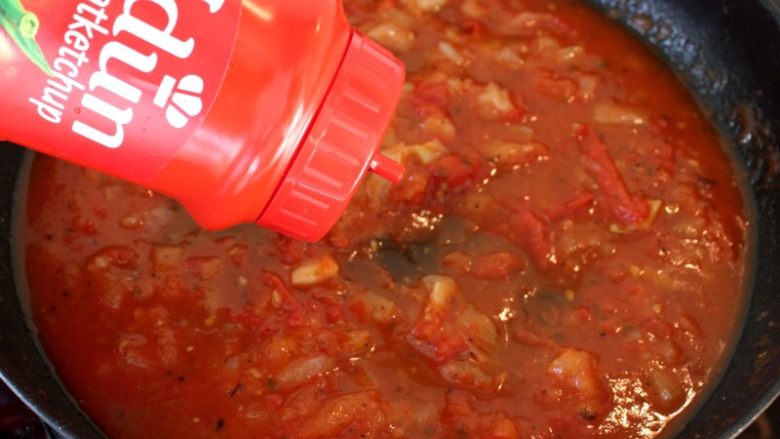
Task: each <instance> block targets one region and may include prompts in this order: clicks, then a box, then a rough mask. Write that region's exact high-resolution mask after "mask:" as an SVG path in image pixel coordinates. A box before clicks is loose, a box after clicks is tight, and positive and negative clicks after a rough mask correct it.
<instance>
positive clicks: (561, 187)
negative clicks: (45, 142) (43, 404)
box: [23, 0, 748, 439]
mask: <svg viewBox="0 0 780 439" xmlns="http://www.w3.org/2000/svg"><path fill="white" fill-rule="evenodd" d="M432 5H433V6H435V5H439V6H438V7H436V8H433V9H430V10H429V8H431V7H432ZM346 7H347V12H348V15H349V16H350V17H351V19H352V21H353V23H354V24H356V25H357V26H358V27H359V28H360V29H361V30H362V31H364V32H365V33H367V34H368V35H369V36H371V37H373V38H375V39H377V40H378V41H379V42H381V43H383V44H385V45H386V46H387V47H389V48H390V49H392V50H393V51H395V52H396V53H397V54H398V55H399V56H401V57H402V58H403V59H404V60H405V61H406V62H407V64H408V66H409V70H410V71H409V79H408V87H407V92H406V95H405V97H404V99H403V101H402V103H401V105H400V108H399V111H398V115H397V117H396V120H395V122H394V125H393V127H392V128H391V131H390V132H389V133H388V134H387V137H386V141H385V146H384V150H385V153H387V154H389V155H391V156H394V157H396V158H397V159H399V160H403V161H405V162H406V165H407V174H406V177H405V179H404V181H403V182H402V183H401V184H400V185H399V186H397V187H392V186H391V185H389V184H387V183H385V182H383V181H381V180H380V179H378V178H374V177H372V178H371V179H369V180H368V181H367V182H366V183H365V184H364V186H363V188H362V190H361V191H360V193H359V194H358V196H357V198H356V199H355V201H354V202H353V203H352V205H351V207H350V208H349V210H348V211H347V212H346V213H345V215H344V217H343V219H342V221H341V222H340V223H339V224H338V225H337V226H336V228H335V229H334V230H333V231H332V233H331V234H330V235H329V236H328V238H327V239H326V240H325V241H324V242H322V243H319V244H304V243H300V242H294V241H291V240H289V239H286V238H284V237H281V236H278V235H275V234H272V233H269V232H266V231H263V230H261V229H258V228H256V227H254V226H247V227H241V228H237V229H233V230H229V231H225V232H220V233H207V232H205V231H202V230H199V229H197V228H196V226H195V225H194V223H193V222H192V221H191V220H190V219H189V218H188V217H187V215H186V214H185V212H184V211H183V210H182V209H181V208H179V207H178V206H177V205H176V204H174V203H173V202H172V201H170V200H168V199H165V198H163V197H160V196H158V195H155V194H153V193H150V192H147V191H145V190H143V189H140V188H137V187H133V186H130V185H128V184H125V183H122V182H119V181H116V180H114V179H110V178H107V177H104V176H102V175H99V174H97V173H94V172H91V171H86V170H83V169H80V168H77V167H74V166H71V165H67V164H64V163H61V162H57V161H54V160H52V159H48V158H43V157H39V158H38V159H37V160H36V162H35V164H34V166H33V170H32V175H31V177H30V187H29V196H28V200H27V223H26V226H25V230H24V234H23V235H24V236H23V239H24V249H25V250H26V253H25V262H26V272H27V279H28V281H29V289H30V295H31V303H32V311H33V315H34V319H35V322H36V324H37V326H38V329H39V330H40V337H41V340H42V342H43V344H44V346H45V348H46V351H47V353H48V354H49V356H50V358H51V360H52V362H53V363H54V365H55V367H56V369H57V371H58V373H59V375H60V377H61V378H62V380H63V381H64V382H65V384H66V385H67V386H68V388H69V389H70V391H71V392H72V393H73V394H74V395H75V397H76V399H77V400H78V401H79V403H80V404H81V405H82V406H83V408H84V409H85V410H86V412H87V413H89V414H90V415H91V416H92V417H93V419H94V420H95V421H96V422H97V423H98V425H100V426H101V427H102V428H103V429H104V430H105V431H106V432H107V433H108V434H109V435H110V436H112V437H116V438H148V437H166V438H198V437H209V438H211V437H226V438H228V437H229V438H250V437H252V438H266V437H267V438H319V437H344V438H358V437H360V438H385V437H388V438H390V437H392V438H437V437H442V438H495V439H512V438H587V437H605V438H645V437H655V436H658V435H659V434H662V433H663V432H664V430H665V429H666V428H667V426H668V425H669V423H670V422H671V421H672V420H673V419H675V418H676V417H681V416H685V415H686V407H689V406H690V405H691V404H692V403H693V402H695V400H696V398H697V396H698V395H699V394H700V393H702V392H704V391H705V390H706V388H707V387H708V385H709V384H711V382H712V380H714V379H716V378H717V372H718V370H719V368H720V366H721V364H722V363H723V362H724V361H725V360H726V358H725V356H726V355H725V353H726V352H727V351H728V342H729V340H730V337H731V334H732V331H733V328H734V325H735V322H736V318H737V317H736V316H737V312H738V309H739V308H740V306H741V302H742V297H743V283H744V282H745V279H744V278H743V276H744V273H745V248H744V247H745V236H746V230H747V227H748V224H747V221H746V219H745V214H744V209H745V208H744V206H743V202H742V199H741V194H740V191H739V189H738V185H737V183H736V177H735V172H734V170H733V168H732V165H731V163H730V162H729V160H728V158H727V157H726V155H725V154H724V153H723V152H722V149H721V146H720V144H719V139H718V137H717V136H716V134H715V132H714V131H713V129H712V128H711V126H710V125H709V124H708V122H707V121H706V120H705V119H704V118H703V116H702V115H701V113H700V112H699V110H698V109H697V107H696V105H695V104H694V102H693V101H692V100H691V98H690V96H689V95H688V93H687V92H686V90H685V89H684V88H683V87H682V86H681V85H680V84H679V83H678V81H677V80H676V78H675V77H674V76H673V75H672V73H671V72H670V71H669V70H668V69H667V68H666V67H665V66H664V65H663V64H662V63H661V62H660V61H658V60H657V59H656V58H654V57H653V56H652V55H651V54H650V53H649V52H648V51H647V50H646V49H645V48H644V47H642V46H641V45H640V43H638V42H637V41H635V40H633V39H632V38H631V37H630V36H629V35H627V34H626V33H625V32H623V31H622V30H620V29H618V28H617V27H616V26H615V25H614V24H611V23H609V22H607V21H606V19H604V18H602V17H600V16H598V15H597V14H596V13H595V12H593V11H591V10H589V9H587V8H586V7H584V6H582V5H580V4H579V3H575V2H569V1H564V0H556V1H541V0H527V1H524V2H519V1H494V2H487V1H484V2H482V1H479V0H468V1H456V0H449V1H446V0H440V1H423V0H407V1H397V2H396V1H390V0H385V1H364V0H348V1H346Z"/></svg>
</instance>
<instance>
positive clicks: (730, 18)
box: [0, 0, 780, 439]
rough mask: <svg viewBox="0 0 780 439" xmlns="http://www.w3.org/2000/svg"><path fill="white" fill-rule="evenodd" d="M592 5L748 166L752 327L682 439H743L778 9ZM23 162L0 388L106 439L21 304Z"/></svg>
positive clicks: (774, 118) (775, 168) (80, 433)
mask: <svg viewBox="0 0 780 439" xmlns="http://www.w3.org/2000/svg"><path fill="white" fill-rule="evenodd" d="M590 3H591V4H592V5H593V7H595V8H598V9H599V10H601V11H603V12H604V13H605V14H607V15H608V16H610V17H612V18H613V19H615V20H617V21H619V22H620V23H622V24H623V25H624V26H626V27H627V28H628V29H630V30H631V31H632V32H634V33H635V34H636V35H637V36H638V37H639V38H641V39H642V40H644V41H645V42H646V43H647V44H648V45H650V46H651V47H652V48H653V49H654V50H655V51H656V52H657V53H658V54H659V55H660V56H662V57H663V58H665V59H666V60H667V62H668V63H669V64H670V65H671V66H672V67H673V68H674V69H675V70H676V72H677V73H678V74H679V76H680V77H681V79H682V80H683V81H684V82H685V83H686V84H687V85H688V86H689V88H690V89H691V91H692V92H693V93H694V94H695V95H696V97H697V98H698V100H699V102H700V103H701V106H702V108H703V109H704V111H705V112H706V114H707V115H708V116H709V117H710V118H711V120H712V121H713V122H714V123H715V124H716V125H717V126H718V128H719V129H720V130H721V133H722V134H723V137H724V138H725V140H726V144H727V147H728V148H729V149H730V152H731V153H733V156H734V157H735V158H736V159H737V160H738V161H739V162H741V163H742V165H743V167H744V169H745V172H746V174H747V181H748V184H749V186H750V191H751V192H752V195H753V196H754V197H755V200H756V208H757V212H758V218H757V223H756V225H757V236H758V240H757V244H756V247H757V248H756V256H755V258H756V259H755V265H754V269H755V272H756V277H755V281H754V285H753V288H752V297H751V298H750V300H751V301H750V302H749V303H748V305H747V307H746V311H745V321H744V328H743V331H742V333H741V337H740V339H739V343H738V344H737V346H736V349H735V352H734V355H733V359H732V361H731V363H730V365H729V366H728V367H727V369H726V370H725V372H724V374H723V376H722V379H721V381H720V384H719V385H718V386H717V387H716V388H715V390H714V391H713V393H712V394H711V396H710V398H709V399H708V400H707V401H706V402H704V404H703V405H702V406H701V407H700V408H699V411H698V413H697V414H696V416H695V417H694V418H693V419H691V420H690V421H689V422H688V424H687V425H686V426H684V427H682V428H683V430H682V431H681V432H680V434H679V437H682V438H693V439H710V438H712V439H715V438H718V439H730V438H734V437H735V436H736V435H738V434H739V433H740V432H741V431H743V430H744V429H745V428H746V427H747V426H748V425H749V424H750V423H751V422H752V421H753V420H754V419H755V418H756V417H757V416H758V415H759V414H760V413H761V412H763V411H764V409H766V407H767V406H768V405H769V404H770V403H771V402H772V401H773V400H774V399H775V398H776V397H777V395H778V393H780V326H779V325H780V306H778V305H777V300H778V299H780V0H590ZM0 99H2V97H0ZM0 117H2V115H0ZM24 154H25V152H24V151H23V150H22V149H21V148H18V147H15V146H12V145H9V144H5V145H2V146H0V191H2V193H0V234H1V235H2V236H5V237H7V238H8V239H2V240H0V378H2V379H3V380H4V381H6V383H7V384H9V385H10V386H11V387H12V388H13V389H14V391H15V392H16V393H17V394H18V395H19V396H21V397H22V399H24V400H25V401H26V402H27V403H28V404H29V405H30V406H31V407H32V408H33V409H34V410H35V411H36V412H37V413H38V414H39V415H40V416H41V417H42V418H43V419H44V420H45V421H46V422H48V423H49V425H50V426H51V427H52V428H53V429H54V430H55V431H56V432H57V434H58V435H60V436H63V437H65V438H82V439H93V438H102V437H103V436H102V434H101V433H100V431H99V430H98V429H97V428H95V426H94V425H93V424H92V423H91V422H90V421H89V419H88V417H87V416H85V415H84V414H83V413H82V412H81V411H79V409H78V407H77V405H76V404H75V403H74V402H73V400H72V399H71V398H70V397H69V396H68V394H67V392H66V391H65V390H64V389H63V387H62V386H61V385H60V383H59V381H58V380H57V378H56V376H55V375H54V372H53V370H52V369H51V368H50V366H49V365H48V363H47V362H46V360H45V357H44V355H42V353H41V351H40V350H39V349H38V345H37V342H36V339H35V333H34V330H33V329H32V328H30V327H28V324H27V320H26V318H25V315H24V314H23V312H22V308H21V305H20V301H19V297H18V295H17V288H16V283H15V281H14V272H13V267H12V264H11V260H12V253H11V244H12V239H13V237H12V235H11V221H12V218H13V216H14V214H15V212H14V209H13V207H14V203H13V201H14V200H13V193H14V188H15V185H16V183H17V176H18V175H19V172H20V165H21V163H22V160H23V157H24ZM84 373H90V371H89V370H85V371H84Z"/></svg>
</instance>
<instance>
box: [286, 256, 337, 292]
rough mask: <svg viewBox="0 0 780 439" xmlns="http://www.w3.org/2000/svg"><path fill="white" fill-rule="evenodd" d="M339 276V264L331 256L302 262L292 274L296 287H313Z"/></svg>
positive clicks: (292, 280)
mask: <svg viewBox="0 0 780 439" xmlns="http://www.w3.org/2000/svg"><path fill="white" fill-rule="evenodd" d="M338 274H339V264H338V262H336V260H335V259H333V256H331V255H328V254H326V255H322V256H320V257H318V258H314V259H307V260H305V261H303V262H301V264H300V265H298V266H297V267H296V268H295V269H294V270H293V271H292V273H290V277H291V282H292V284H293V286H296V287H311V286H314V285H318V284H321V283H323V282H325V281H327V280H329V279H333V278H334V277H336V276H338Z"/></svg>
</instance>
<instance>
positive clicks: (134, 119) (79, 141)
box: [0, 0, 404, 241]
mask: <svg viewBox="0 0 780 439" xmlns="http://www.w3.org/2000/svg"><path fill="white" fill-rule="evenodd" d="M0 25H2V27H3V30H0V138H4V139H7V140H10V141H13V142H15V143H18V144H21V145H25V146H28V147H30V148H32V149H35V150H37V151H40V152H43V153H45V154H48V155H52V156H55V157H59V158H61V159H64V160H68V161H72V162H75V163H78V164H80V165H83V166H86V167H90V168H94V169H97V170H100V171H102V172H105V173H107V174H111V175H114V176H117V177H120V178H122V179H125V180H128V181H131V182H134V183H137V184H140V185H143V186H145V187H148V188H151V189H154V190H156V191H159V192H161V193H164V194H166V195H169V196H171V197H173V198H175V199H176V200H178V201H179V202H180V203H182V205H184V207H185V208H186V209H187V210H188V211H189V212H190V213H191V214H192V216H193V218H194V219H195V220H196V221H197V222H198V223H199V224H200V225H201V226H203V227H205V228H208V229H222V228H226V227H229V226H232V225H236V224H239V223H248V222H255V223H257V224H260V225H262V226H265V227H268V228H271V229H274V230H277V231H280V232H282V233H285V234H288V235H290V236H293V237H296V238H300V239H305V240H310V241H316V240H318V239H320V238H322V237H323V236H324V235H325V234H326V233H327V231H328V230H329V229H330V228H331V226H332V225H333V224H334V223H335V222H336V221H337V220H338V218H339V216H340V214H341V213H342V212H343V210H344V209H345V207H346V205H347V204H348V202H349V200H350V199H351V198H352V196H353V195H354V193H355V191H356V189H357V187H358V185H359V183H360V181H361V180H362V179H363V177H364V175H365V174H366V172H367V171H373V172H375V173H377V174H379V175H381V176H382V177H385V178H387V179H389V180H391V181H394V182H397V181H399V180H400V178H401V175H402V173H403V168H402V167H401V165H399V164H397V163H395V162H393V161H391V160H389V159H387V158H386V157H384V156H382V155H380V154H379V153H378V152H377V150H378V145H379V144H380V142H381V138H382V136H383V134H384V132H385V130H386V128H387V126H388V125H389V123H390V120H391V119H392V116H393V113H394V110H395V107H396V105H397V102H398V100H399V98H400V94H401V89H402V86H403V81H404V68H403V66H402V64H401V63H400V62H399V61H398V60H397V59H395V58H394V57H393V56H392V55H391V54H390V53H388V52H386V51H385V50H384V49H382V48H381V47H379V46H378V45H376V44H375V43H373V42H371V41H369V40H368V39H366V38H365V37H363V36H362V35H361V34H359V33H357V32H356V31H355V30H354V29H352V28H351V27H350V26H349V24H348V23H347V20H346V18H345V16H344V12H343V7H342V5H341V2H340V1H339V0H243V1H241V0H0Z"/></svg>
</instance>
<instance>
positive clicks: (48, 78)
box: [0, 0, 241, 182]
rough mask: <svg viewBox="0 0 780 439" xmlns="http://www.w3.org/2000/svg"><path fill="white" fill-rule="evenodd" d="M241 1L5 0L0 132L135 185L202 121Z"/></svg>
mask: <svg viewBox="0 0 780 439" xmlns="http://www.w3.org/2000/svg"><path fill="white" fill-rule="evenodd" d="M240 14H241V0H80V1H79V0H0V26H2V29H0V115H2V116H0V137H3V138H6V139H9V140H12V141H14V142H17V143H21V144H23V145H25V146H29V147H31V148H34V149H37V150H39V151H42V152H44V153H47V154H50V155H54V156H57V157H61V158H64V159H67V160H71V161H74V162H77V163H79V164H82V165H84V166H89V167H93V168H97V169H100V170H103V171H106V172H110V173H113V174H115V175H119V176H122V177H125V178H129V179H132V180H134V181H139V182H140V181H144V180H146V179H149V178H151V177H152V176H154V175H155V174H156V173H157V172H158V171H159V170H160V169H161V168H162V167H163V166H164V165H165V164H166V163H167V162H168V160H169V159H170V158H171V157H172V156H173V154H175V152H176V151H177V150H178V149H179V148H180V147H181V146H182V144H183V143H184V142H185V141H186V140H187V139H189V138H190V137H191V135H192V134H193V132H194V130H195V129H196V128H197V127H198V126H199V125H200V124H201V122H202V121H203V118H204V117H205V115H206V113H207V112H208V110H209V108H210V107H211V104H212V103H213V102H214V99H215V98H216V96H217V93H218V91H219V89H220V87H221V85H222V81H223V80H224V77H225V73H226V72H227V68H228V64H229V61H230V58H231V54H232V51H233V47H234V45H235V40H236V34H237V32H238V22H239V17H240Z"/></svg>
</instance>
